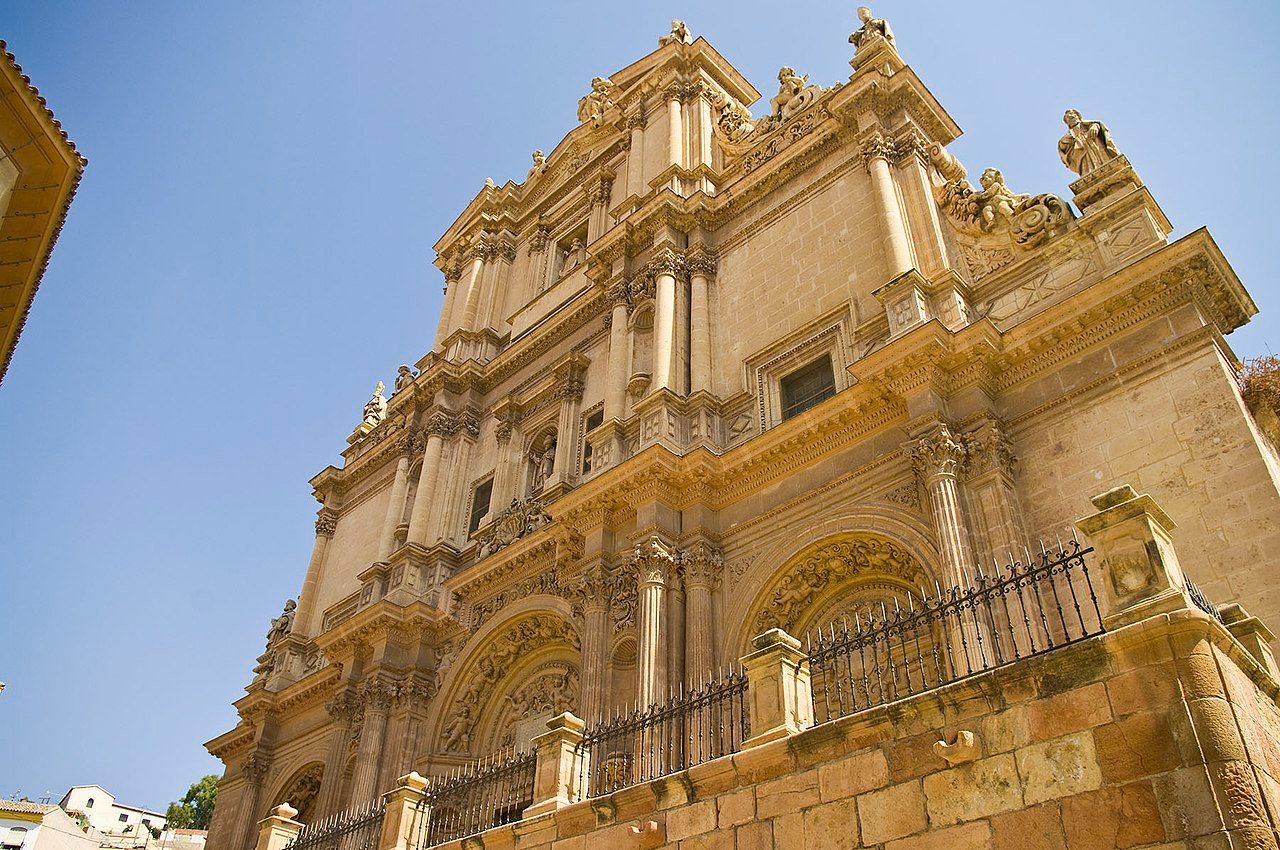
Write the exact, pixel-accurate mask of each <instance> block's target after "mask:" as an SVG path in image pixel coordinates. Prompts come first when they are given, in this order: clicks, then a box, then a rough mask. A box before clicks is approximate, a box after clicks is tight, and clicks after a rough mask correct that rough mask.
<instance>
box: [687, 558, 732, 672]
mask: <svg viewBox="0 0 1280 850" xmlns="http://www.w3.org/2000/svg"><path fill="white" fill-rule="evenodd" d="M682 560H683V565H684V592H685V626H684V635H685V637H684V641H685V659H686V661H685V678H686V680H692V679H696V678H698V677H700V676H704V675H706V674H707V673H709V672H710V671H711V669H712V668H713V667H714V666H715V663H716V661H715V625H714V623H713V620H712V617H713V614H712V599H711V597H712V593H714V592H715V588H716V585H717V583H719V581H720V574H721V572H722V570H723V569H724V559H723V558H722V557H721V555H720V552H719V551H717V550H716V549H714V548H712V547H711V546H709V545H707V544H706V543H698V544H695V545H694V546H693V547H692V548H691V549H690V551H689V552H687V553H686V554H685V557H684V558H683V559H682Z"/></svg>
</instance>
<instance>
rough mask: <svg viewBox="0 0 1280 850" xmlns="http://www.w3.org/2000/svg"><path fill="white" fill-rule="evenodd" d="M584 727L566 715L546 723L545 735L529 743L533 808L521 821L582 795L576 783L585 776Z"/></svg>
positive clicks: (526, 811)
mask: <svg viewBox="0 0 1280 850" xmlns="http://www.w3.org/2000/svg"><path fill="white" fill-rule="evenodd" d="M585 728H586V724H585V723H584V722H583V721H582V720H581V719H579V718H578V717H576V716H574V715H573V714H572V713H570V712H568V711H566V712H565V713H564V714H561V715H559V716H558V717H553V718H551V719H550V720H548V721H547V731H546V732H543V733H542V734H541V735H538V736H537V737H535V738H534V739H533V742H532V743H533V748H534V754H535V757H536V758H537V762H536V764H535V766H534V773H533V805H531V806H529V808H527V809H525V810H524V817H526V818H532V817H537V816H538V815H541V814H546V813H547V812H551V811H555V810H556V809H558V808H560V807H562V806H567V805H569V804H570V803H573V802H576V801H577V800H578V799H579V798H581V797H582V796H583V795H582V793H581V792H582V789H581V788H579V783H580V781H581V780H582V778H583V777H585V776H586V775H587V768H586V765H585V764H584V763H583V760H584V759H586V758H587V756H586V753H584V752H582V746H581V744H582V732H583V729H585Z"/></svg>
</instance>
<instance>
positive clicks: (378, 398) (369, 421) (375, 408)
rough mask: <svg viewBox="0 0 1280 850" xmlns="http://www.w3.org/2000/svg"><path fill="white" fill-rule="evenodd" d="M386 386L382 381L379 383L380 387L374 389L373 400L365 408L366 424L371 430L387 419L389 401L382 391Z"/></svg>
mask: <svg viewBox="0 0 1280 850" xmlns="http://www.w3.org/2000/svg"><path fill="white" fill-rule="evenodd" d="M385 389H386V386H385V385H384V384H383V383H382V381H378V385H377V386H376V387H374V390H373V398H371V399H369V401H368V402H367V403H366V404H365V406H364V423H363V424H365V425H368V426H369V427H370V428H372V427H374V426H376V425H378V424H379V423H380V422H382V420H383V419H385V418H386V417H387V400H386V399H385V398H383V397H382V391H383V390H385Z"/></svg>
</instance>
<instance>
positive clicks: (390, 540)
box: [378, 434, 416, 561]
mask: <svg viewBox="0 0 1280 850" xmlns="http://www.w3.org/2000/svg"><path fill="white" fill-rule="evenodd" d="M415 443H416V437H415V436H414V435H413V434H405V435H404V436H403V437H401V438H400V441H399V443H398V444H397V448H398V449H399V450H400V457H399V458H398V459H397V460H396V477H395V479H394V480H393V481H392V482H391V501H390V502H388V503H387V513H386V516H385V517H383V520H382V536H381V537H380V538H379V539H378V560H379V561H385V560H387V558H389V557H390V556H391V550H392V549H393V548H394V547H395V540H396V527H397V526H399V525H400V519H401V518H402V517H403V516H404V500H405V497H406V496H407V495H408V493H409V464H410V461H411V460H412V459H413V448H414V445H415Z"/></svg>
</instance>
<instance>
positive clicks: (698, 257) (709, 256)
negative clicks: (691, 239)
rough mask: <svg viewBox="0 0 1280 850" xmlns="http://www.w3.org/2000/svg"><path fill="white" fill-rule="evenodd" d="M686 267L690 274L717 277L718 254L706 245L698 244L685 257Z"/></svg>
mask: <svg viewBox="0 0 1280 850" xmlns="http://www.w3.org/2000/svg"><path fill="white" fill-rule="evenodd" d="M685 268H687V269H688V270H689V274H690V275H702V276H703V277H715V273H716V254H715V252H714V251H712V250H709V249H707V248H706V247H703V246H698V247H697V248H694V249H693V250H691V251H690V252H689V253H688V255H687V256H686V257H685Z"/></svg>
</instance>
